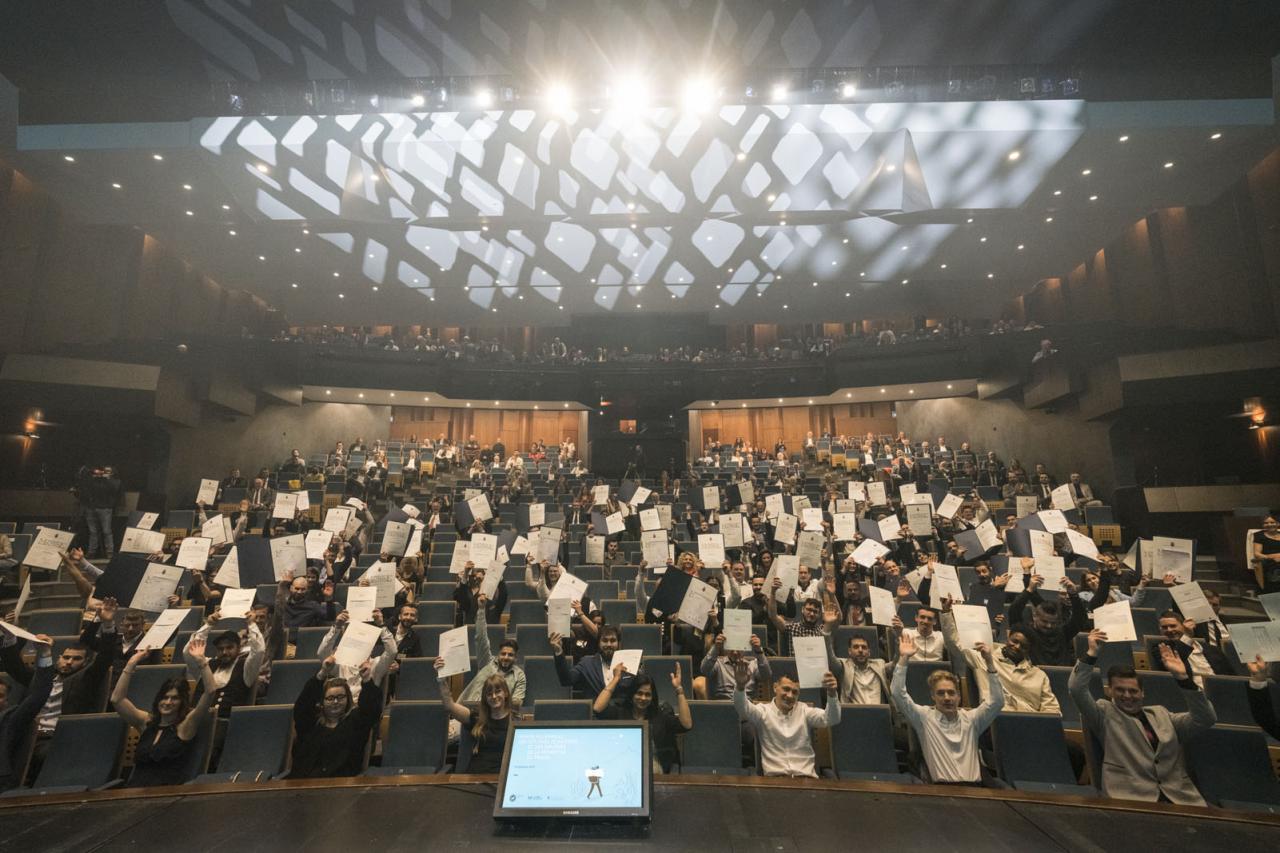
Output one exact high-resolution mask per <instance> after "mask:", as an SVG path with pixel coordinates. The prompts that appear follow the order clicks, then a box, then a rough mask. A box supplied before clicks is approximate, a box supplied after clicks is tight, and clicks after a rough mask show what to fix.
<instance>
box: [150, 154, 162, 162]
mask: <svg viewBox="0 0 1280 853" xmlns="http://www.w3.org/2000/svg"><path fill="white" fill-rule="evenodd" d="M151 159H152V160H155V161H157V162H159V161H160V160H163V159H164V155H163V154H152V155H151Z"/></svg>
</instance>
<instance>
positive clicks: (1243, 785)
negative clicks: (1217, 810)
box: [1187, 726, 1280, 815]
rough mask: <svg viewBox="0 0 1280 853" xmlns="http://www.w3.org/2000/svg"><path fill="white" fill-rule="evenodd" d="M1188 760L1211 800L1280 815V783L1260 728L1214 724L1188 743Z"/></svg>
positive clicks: (1220, 803) (1191, 769)
mask: <svg viewBox="0 0 1280 853" xmlns="http://www.w3.org/2000/svg"><path fill="white" fill-rule="evenodd" d="M1187 759H1188V766H1189V769H1190V771H1191V775H1192V777H1193V778H1194V779H1195V782H1196V786H1197V787H1198V788H1199V789H1200V793H1201V794H1203V795H1204V798H1205V799H1206V800H1208V801H1209V802H1210V803H1214V804H1216V805H1219V806H1222V807H1223V808H1227V809H1244V810H1248V811H1263V812H1268V813H1270V814H1275V815H1280V782H1277V781H1276V775H1275V771H1274V770H1272V768H1271V758H1270V753H1269V752H1268V750H1267V740H1266V738H1265V737H1264V736H1263V734H1262V732H1261V731H1260V730H1258V729H1248V728H1244V727H1240V726H1214V727H1213V728H1212V729H1209V731H1207V732H1202V733H1201V734H1200V735H1199V736H1198V737H1196V738H1194V739H1193V740H1192V741H1191V742H1190V743H1189V744H1187Z"/></svg>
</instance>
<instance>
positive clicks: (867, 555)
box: [853, 539, 889, 569]
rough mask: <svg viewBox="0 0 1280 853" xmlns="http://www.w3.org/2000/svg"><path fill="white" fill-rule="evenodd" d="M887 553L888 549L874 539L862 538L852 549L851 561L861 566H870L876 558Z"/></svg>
mask: <svg viewBox="0 0 1280 853" xmlns="http://www.w3.org/2000/svg"><path fill="white" fill-rule="evenodd" d="M888 553H889V549H888V548H886V547H885V546H883V545H881V544H880V543H879V542H877V541H876V540H874V539H863V540H862V541H861V542H859V543H858V547H857V548H854V549H853V561H854V562H855V563H857V564H858V565H859V566H862V567H863V568H868V569H869V568H871V567H872V566H874V565H875V562H876V560H878V559H880V558H881V557H883V556H884V555H885V554H888Z"/></svg>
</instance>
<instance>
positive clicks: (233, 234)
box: [227, 231, 236, 237]
mask: <svg viewBox="0 0 1280 853" xmlns="http://www.w3.org/2000/svg"><path fill="white" fill-rule="evenodd" d="M227 233H228V234H230V235H231V236H232V237H234V236H236V232H235V231H228V232H227Z"/></svg>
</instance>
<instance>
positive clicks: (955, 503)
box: [938, 495, 964, 520]
mask: <svg viewBox="0 0 1280 853" xmlns="http://www.w3.org/2000/svg"><path fill="white" fill-rule="evenodd" d="M963 503H964V500H963V499H962V498H961V497H960V496H959V495H947V496H946V497H944V498H943V499H942V503H940V504H938V517H939V518H945V519H948V520H950V519H952V518H955V515H956V511H957V510H959V509H960V505H961V504H963Z"/></svg>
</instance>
